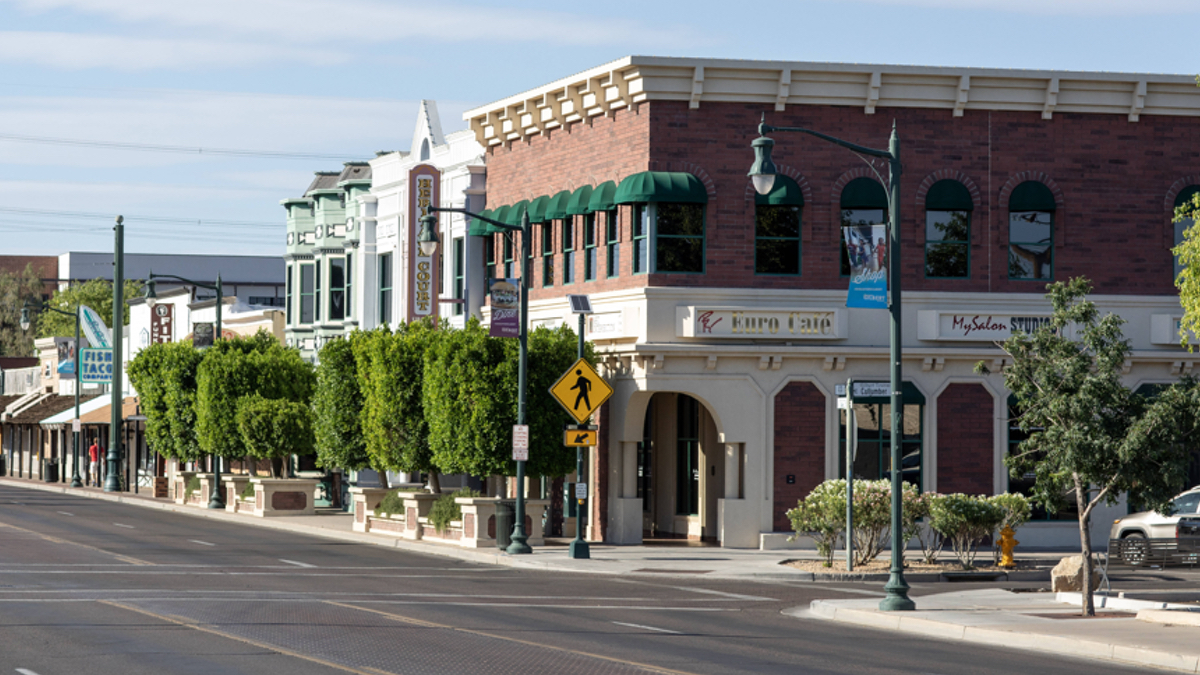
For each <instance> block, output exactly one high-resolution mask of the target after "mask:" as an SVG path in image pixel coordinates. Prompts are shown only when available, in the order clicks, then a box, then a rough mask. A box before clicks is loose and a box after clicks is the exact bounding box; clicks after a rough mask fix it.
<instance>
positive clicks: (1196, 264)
mask: <svg viewBox="0 0 1200 675" xmlns="http://www.w3.org/2000/svg"><path fill="white" fill-rule="evenodd" d="M1175 222H1177V223H1191V224H1190V225H1188V226H1187V229H1185V230H1184V231H1183V241H1182V242H1180V244H1179V245H1178V246H1176V247H1175V248H1174V249H1172V253H1174V254H1175V255H1176V256H1179V264H1180V267H1181V268H1182V269H1181V270H1180V272H1179V276H1178V277H1177V278H1176V279H1175V286H1176V287H1177V288H1178V289H1179V304H1181V305H1183V319H1182V320H1181V321H1180V322H1179V344H1181V345H1183V347H1185V348H1186V349H1187V350H1188V351H1189V352H1190V351H1192V344H1191V338H1192V336H1193V335H1200V227H1197V224H1198V223H1200V192H1197V193H1195V194H1193V195H1192V198H1191V200H1189V201H1187V202H1185V203H1183V204H1180V205H1179V208H1177V209H1175Z"/></svg>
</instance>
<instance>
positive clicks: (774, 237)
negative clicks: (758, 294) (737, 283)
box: [754, 175, 804, 275]
mask: <svg viewBox="0 0 1200 675" xmlns="http://www.w3.org/2000/svg"><path fill="white" fill-rule="evenodd" d="M754 204H755V206H754V272H755V274H787V275H795V274H800V214H801V209H802V208H803V206H804V195H803V194H802V193H801V191H800V186H799V185H797V184H796V181H794V180H792V179H791V178H788V177H787V176H784V175H778V176H776V177H775V187H774V189H772V190H771V192H770V193H769V194H765V195H760V194H755V196H754Z"/></svg>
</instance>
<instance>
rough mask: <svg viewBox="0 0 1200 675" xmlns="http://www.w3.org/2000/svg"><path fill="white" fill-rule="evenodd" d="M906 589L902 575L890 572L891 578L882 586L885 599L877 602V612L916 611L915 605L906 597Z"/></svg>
mask: <svg viewBox="0 0 1200 675" xmlns="http://www.w3.org/2000/svg"><path fill="white" fill-rule="evenodd" d="M908 589H909V585H908V583H907V582H905V581H904V575H902V574H899V573H897V572H892V576H891V578H890V579H888V582H887V583H886V584H884V586H883V590H884V591H885V592H887V597H885V598H884V599H883V600H880V601H879V611H881V612H911V611H912V610H914V609H916V608H917V603H915V602H913V601H912V599H910V598H909V597H908Z"/></svg>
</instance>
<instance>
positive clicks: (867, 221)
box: [838, 177, 888, 277]
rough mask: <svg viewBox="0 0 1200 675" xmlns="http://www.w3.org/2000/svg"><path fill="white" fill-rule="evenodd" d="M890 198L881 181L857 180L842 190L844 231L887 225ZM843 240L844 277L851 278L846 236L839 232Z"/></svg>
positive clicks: (870, 179)
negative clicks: (848, 228) (881, 224)
mask: <svg viewBox="0 0 1200 675" xmlns="http://www.w3.org/2000/svg"><path fill="white" fill-rule="evenodd" d="M887 220H888V197H887V192H886V191H885V190H884V189H883V186H882V185H880V184H879V181H877V180H874V179H872V178H865V177H864V178H855V179H854V180H852V181H850V182H849V183H847V184H846V187H845V188H843V189H842V229H843V230H844V229H845V228H847V227H858V226H862V225H877V224H879V223H887ZM838 235H839V238H840V239H841V240H842V276H844V277H848V276H850V252H849V251H848V250H846V236H845V234H844V233H842V232H838Z"/></svg>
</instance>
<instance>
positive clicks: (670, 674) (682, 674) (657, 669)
mask: <svg viewBox="0 0 1200 675" xmlns="http://www.w3.org/2000/svg"><path fill="white" fill-rule="evenodd" d="M327 602H328V604H330V605H335V606H337V607H345V608H346V609H357V610H359V611H360V612H371V613H372V614H378V615H380V616H383V617H386V618H389V619H391V620H393V621H399V622H400V623H407V624H410V625H413V626H422V627H424V628H444V629H446V630H451V631H455V632H458V633H468V634H470V635H478V636H481V637H488V638H493V639H496V640H503V641H505V642H515V643H516V644H520V645H525V646H527V647H534V648H537V649H549V650H551V651H555V652H563V653H566V654H575V655H577V656H587V657H590V658H593V659H599V660H601V661H608V662H609V663H620V664H623V665H627V666H633V667H635V668H642V669H644V670H649V671H650V672H654V673H664V674H666V675H694V673H690V672H688V671H684V670H673V669H671V668H663V667H662V666H652V665H650V664H648V663H640V662H638V661H627V660H625V659H618V658H614V657H612V656H604V655H603V654H593V653H591V652H584V651H579V650H576V649H566V648H565V647H555V646H552V645H548V644H545V643H541V642H531V641H529V640H521V639H519V638H514V637H508V636H507V635H496V634H495V633H488V632H485V631H481V630H473V629H470V628H462V627H461V626H451V625H447V624H444V623H434V622H432V621H425V620H423V619H413V618H410V617H407V616H403V615H400V614H393V613H391V612H385V611H382V610H378V609H370V608H367V607H356V606H355V605H347V604H344V603H341V602H335V601H332V600H329V601H327Z"/></svg>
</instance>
